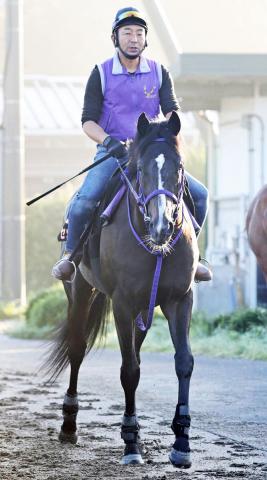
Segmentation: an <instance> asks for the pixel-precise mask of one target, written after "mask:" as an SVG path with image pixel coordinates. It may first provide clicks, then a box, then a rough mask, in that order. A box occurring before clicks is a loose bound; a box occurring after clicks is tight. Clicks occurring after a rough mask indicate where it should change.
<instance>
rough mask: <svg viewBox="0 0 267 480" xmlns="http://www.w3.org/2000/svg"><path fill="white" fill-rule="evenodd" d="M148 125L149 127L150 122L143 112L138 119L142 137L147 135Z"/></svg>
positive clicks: (139, 131) (138, 127)
mask: <svg viewBox="0 0 267 480" xmlns="http://www.w3.org/2000/svg"><path fill="white" fill-rule="evenodd" d="M148 125H149V120H148V118H147V116H146V114H145V113H144V112H143V113H141V115H140V117H139V118H138V122H137V130H138V133H139V134H140V135H145V133H146V131H147V127H148Z"/></svg>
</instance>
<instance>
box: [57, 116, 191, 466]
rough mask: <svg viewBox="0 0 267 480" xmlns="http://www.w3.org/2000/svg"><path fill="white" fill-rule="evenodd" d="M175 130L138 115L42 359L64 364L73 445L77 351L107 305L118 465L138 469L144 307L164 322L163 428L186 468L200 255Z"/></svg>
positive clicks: (174, 122)
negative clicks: (119, 192) (113, 350)
mask: <svg viewBox="0 0 267 480" xmlns="http://www.w3.org/2000/svg"><path fill="white" fill-rule="evenodd" d="M179 130H180V120H179V117H178V115H177V114H176V113H175V112H173V113H172V116H171V117H170V119H169V121H168V122H167V121H164V122H158V123H157V122H151V123H150V122H149V121H148V120H147V118H146V116H145V114H142V115H141V116H140V118H139V120H138V133H137V136H136V138H135V140H134V142H133V144H132V146H131V147H130V151H129V159H130V161H129V167H128V177H127V179H128V180H127V179H126V180H125V181H126V185H127V190H128V191H127V194H126V195H125V196H124V197H123V199H122V201H121V203H120V204H119V206H118V208H117V210H116V212H115V214H114V217H113V219H112V221H111V222H110V223H109V225H108V226H105V228H102V230H101V236H100V242H99V255H97V254H96V252H95V249H94V251H93V250H92V242H90V240H89V242H87V244H86V245H85V247H84V252H83V257H82V261H81V264H80V266H79V268H78V270H77V275H76V278H75V280H74V282H73V283H72V284H65V290H66V293H67V296H68V300H69V313H68V319H67V321H66V322H65V323H64V324H63V325H62V327H61V329H60V332H59V336H58V339H57V343H56V345H55V348H54V351H53V352H52V355H51V357H50V367H51V371H52V374H53V375H54V376H56V375H58V374H59V373H60V372H61V371H62V370H63V369H64V368H65V367H66V366H67V365H68V363H69V364H70V367H71V373H70V383H69V388H68V390H67V393H66V394H65V397H64V404H63V416H64V422H63V424H62V427H61V432H60V435H59V438H60V440H61V441H63V442H73V443H74V442H76V441H77V433H76V416H77V412H78V395H77V382H78V372H79V368H80V365H81V363H82V360H83V358H84V355H85V353H86V352H88V351H89V350H90V349H91V348H92V346H93V345H94V342H95V340H96V338H97V336H98V337H99V335H101V333H103V332H104V325H105V319H106V313H107V310H108V308H107V307H108V301H110V300H111V301H112V306H113V314H114V318H115V325H116V329H117V334H118V339H119V344H120V349H121V354H122V366H121V384H122V387H123V389H124V393H125V412H124V415H123V418H122V425H121V435H122V438H123V440H124V442H125V450H124V455H123V458H122V463H123V464H130V463H132V464H134V463H143V459H142V456H141V453H140V449H139V424H138V420H137V416H136V410H135V392H136V389H137V386H138V383H139V378H140V349H141V345H142V343H143V341H144V339H145V337H146V334H147V330H148V328H149V326H150V322H151V320H152V315H153V307H154V305H160V307H161V309H162V312H163V313H164V315H165V317H166V318H167V320H168V322H169V329H170V334H171V338H172V341H173V345H174V349H175V369H176V374H177V377H178V380H179V388H178V392H177V393H178V403H177V406H176V411H175V414H174V418H173V422H172V430H173V432H174V434H175V442H174V444H173V448H172V450H171V453H170V457H169V458H170V460H171V462H172V463H173V465H175V466H177V467H189V466H190V465H191V460H190V447H189V427H190V414H189V405H188V403H189V384H190V377H191V374H192V370H193V363H194V361H193V356H192V353H191V349H190V343H189V328H190V319H191V311H192V302H193V294H192V288H191V287H192V282H193V279H194V274H195V270H196V266H197V262H198V257H199V252H198V247H197V241H196V236H195V232H194V228H193V225H192V222H191V217H190V214H189V213H188V211H187V209H186V208H185V206H184V203H183V191H184V184H185V181H184V169H183V163H182V160H181V156H180V154H179V144H178V138H177V135H178V133H179ZM129 179H130V180H129ZM140 313H141V314H142V315H141V314H140ZM142 318H143V319H147V321H146V322H144V321H143V320H142ZM137 319H138V321H136V320H137ZM144 323H146V325H145V324H144Z"/></svg>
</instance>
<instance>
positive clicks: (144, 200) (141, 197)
mask: <svg viewBox="0 0 267 480" xmlns="http://www.w3.org/2000/svg"><path fill="white" fill-rule="evenodd" d="M152 142H166V140H165V138H162V137H158V138H155V139H154V140H152ZM152 142H151V143H152ZM118 166H119V169H120V172H121V175H122V178H123V180H124V182H125V183H126V185H127V187H128V191H130V192H131V194H132V196H133V197H134V199H135V202H136V204H137V206H138V208H139V210H140V212H141V214H142V215H143V219H144V222H145V223H147V222H149V221H150V217H149V215H148V211H147V206H148V204H149V202H150V200H152V198H155V197H157V196H159V195H165V196H166V197H167V198H170V199H171V200H172V201H173V202H174V204H175V214H174V221H175V220H176V219H177V216H178V211H179V206H180V204H181V201H182V198H183V193H184V188H185V175H184V167H183V165H182V164H181V165H180V166H179V169H178V171H179V180H180V181H179V187H178V192H177V195H175V194H174V193H173V192H171V191H170V190H167V189H165V188H163V189H155V190H153V191H152V192H150V193H149V194H148V195H147V196H146V195H145V194H144V192H143V190H142V186H141V181H140V176H141V171H140V169H139V170H137V175H136V187H137V190H138V193H137V192H136V190H135V189H134V187H133V185H132V183H131V181H130V180H129V178H128V176H127V171H124V170H123V169H122V167H121V165H120V163H119V162H118Z"/></svg>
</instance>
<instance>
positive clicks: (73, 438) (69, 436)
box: [58, 430, 78, 445]
mask: <svg viewBox="0 0 267 480" xmlns="http://www.w3.org/2000/svg"><path fill="white" fill-rule="evenodd" d="M58 439H59V441H60V442H61V443H72V444H73V445H75V444H76V443H77V441H78V435H77V433H76V432H70V433H66V432H63V430H60V432H59V435H58Z"/></svg>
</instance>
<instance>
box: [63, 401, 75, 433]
mask: <svg viewBox="0 0 267 480" xmlns="http://www.w3.org/2000/svg"><path fill="white" fill-rule="evenodd" d="M78 410H79V404H78V396H77V395H75V396H71V395H68V394H67V393H66V395H65V397H64V403H63V407H62V414H63V419H64V421H63V425H62V427H61V429H62V431H63V432H65V433H68V432H76V417H77V413H78Z"/></svg>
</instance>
